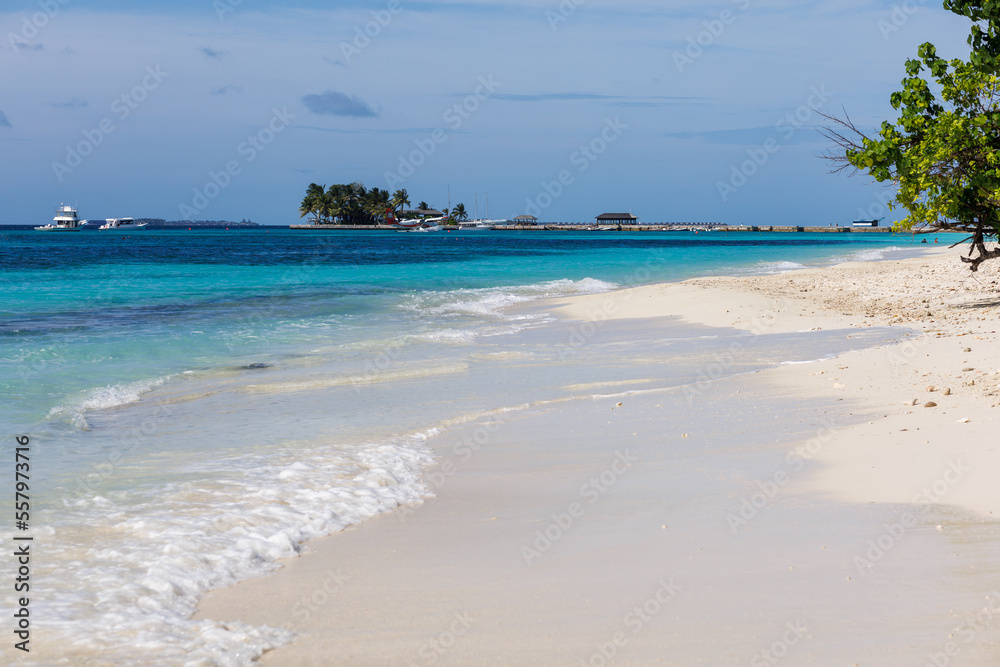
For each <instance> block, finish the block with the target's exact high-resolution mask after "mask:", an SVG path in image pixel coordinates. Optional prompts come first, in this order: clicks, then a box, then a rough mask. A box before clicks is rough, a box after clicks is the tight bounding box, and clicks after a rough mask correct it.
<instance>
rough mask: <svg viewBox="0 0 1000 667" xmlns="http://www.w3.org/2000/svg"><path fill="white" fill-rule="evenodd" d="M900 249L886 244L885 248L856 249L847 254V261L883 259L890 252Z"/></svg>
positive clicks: (876, 260) (875, 260)
mask: <svg viewBox="0 0 1000 667" xmlns="http://www.w3.org/2000/svg"><path fill="white" fill-rule="evenodd" d="M898 250H902V248H900V247H898V246H888V247H886V248H865V249H864V250H858V251H856V252H853V253H851V254H850V255H848V256H847V260H846V261H848V262H878V261H881V260H883V259H885V257H886V255H888V254H889V253H891V252H894V251H898Z"/></svg>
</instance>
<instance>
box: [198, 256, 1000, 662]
mask: <svg viewBox="0 0 1000 667" xmlns="http://www.w3.org/2000/svg"><path fill="white" fill-rule="evenodd" d="M924 253H925V254H924V255H923V256H922V257H920V258H917V259H907V260H899V261H883V262H857V263H849V264H841V265H837V266H833V267H829V268H822V269H805V270H799V271H794V272H789V273H782V274H777V275H767V276H752V277H719V278H703V279H697V280H689V281H686V282H683V283H672V284H658V285H649V286H642V287H637V288H631V289H625V290H619V291H616V292H612V293H604V294H595V295H589V296H581V297H573V298H571V299H564V300H560V301H559V302H558V303H556V302H552V303H548V304H546V305H545V308H546V309H548V311H549V312H555V313H557V314H558V315H559V316H560V317H562V318H564V319H565V320H566V321H567V323H569V324H572V323H574V322H576V323H587V322H590V323H592V324H593V326H594V327H596V328H599V329H602V331H603V333H605V334H607V333H608V332H611V333H612V334H613V333H614V332H615V331H617V330H618V329H616V327H625V326H626V325H627V326H629V327H634V326H642V327H648V328H656V327H659V326H662V323H663V322H665V321H667V319H665V318H682V319H683V320H684V321H686V322H689V323H692V324H699V325H707V326H711V327H733V328H737V329H743V330H746V331H750V332H753V333H754V334H765V333H780V332H801V331H814V330H815V331H819V330H822V331H830V330H840V331H843V335H844V336H851V335H856V334H858V333H859V332H861V331H862V330H864V329H868V328H871V327H888V326H892V327H900V331H901V333H902V332H903V329H904V328H905V329H909V330H912V335H909V336H906V337H905V339H904V340H902V342H900V343H898V344H895V345H892V346H890V347H878V348H870V349H865V350H860V351H855V352H848V353H845V354H841V355H839V356H837V357H835V358H832V359H823V360H816V361H813V362H811V363H796V364H786V365H782V366H779V367H776V368H772V369H769V370H765V371H761V372H757V373H751V374H747V375H743V376H740V377H738V378H735V379H733V378H730V379H728V380H726V381H725V382H724V383H715V382H712V381H711V380H710V379H711V377H712V368H711V366H708V367H707V368H706V369H705V378H706V380H705V381H703V382H699V383H697V384H696V385H694V386H688V387H684V388H673V389H667V390H659V391H656V390H653V391H638V390H634V388H631V387H630V388H628V389H625V390H623V389H622V388H620V387H618V386H617V385H615V384H611V383H609V384H608V385H607V386H606V387H600V386H595V388H594V389H593V391H594V393H595V396H594V397H593V398H590V399H586V400H574V401H565V402H561V403H548V404H544V405H538V406H535V407H533V408H529V409H526V410H521V411H517V412H511V413H509V414H498V415H494V416H491V417H487V418H484V419H482V420H479V421H477V422H475V423H471V424H469V425H467V426H464V427H462V428H460V429H455V430H451V431H448V432H445V433H443V434H441V435H440V436H437V437H436V438H434V439H432V441H431V443H430V444H431V445H432V446H433V447H434V450H435V452H436V454H437V455H438V457H439V460H438V463H437V465H436V466H435V467H434V468H432V469H431V470H430V471H428V472H429V479H430V482H431V485H432V486H433V487H434V490H435V494H436V496H435V497H434V498H432V499H429V500H428V501H426V502H425V503H424V504H422V505H420V506H414V507H406V508H402V509H400V510H397V511H396V512H394V513H390V514H386V515H382V516H380V517H377V518H375V519H373V520H370V521H367V522H365V523H363V524H361V525H360V526H358V527H356V528H352V529H349V530H347V531H344V532H343V533H339V534H336V535H333V536H330V537H328V538H323V539H320V540H316V541H314V542H311V543H309V544H308V545H307V547H306V549H305V551H304V553H303V554H302V555H301V556H300V557H298V558H295V559H292V560H289V561H287V562H286V563H285V567H284V568H282V569H281V570H280V571H278V572H277V573H275V574H274V575H272V576H269V577H267V578H264V579H257V580H251V581H246V582H243V583H241V584H238V585H236V586H234V587H231V588H228V589H224V590H218V591H215V592H213V593H211V594H210V595H209V596H208V597H206V598H205V599H204V600H203V602H202V604H201V607H200V610H199V612H198V615H197V618H201V619H212V620H216V621H221V622H236V621H239V622H243V623H248V624H251V625H258V626H259V625H269V626H274V627H286V628H288V629H290V630H291V631H293V632H294V633H295V634H296V639H295V640H294V641H293V642H291V643H290V644H287V645H285V646H282V647H279V648H277V649H275V650H273V651H270V652H268V653H266V654H265V655H264V656H263V658H262V659H261V661H260V662H261V664H264V665H431V664H433V665H593V666H594V667H599V666H601V665H612V664H613V665H652V664H663V665H747V664H749V665H754V666H756V665H776V664H787V665H859V666H864V667H871V666H881V665H885V666H889V665H904V664H906V665H924V664H938V665H941V664H956V665H957V664H961V665H977V666H979V665H981V666H987V665H996V664H1000V576H998V575H1000V524H998V523H997V518H998V517H1000V484H998V483H997V476H998V474H1000V453H998V449H1000V437H998V435H997V433H998V425H1000V334H998V331H1000V272H998V268H1000V267H998V266H995V265H996V264H1000V263H997V262H993V263H987V264H985V265H984V266H983V267H982V270H981V271H980V272H979V273H978V274H971V273H970V272H969V271H968V269H967V268H965V266H964V265H962V264H961V263H960V262H959V259H958V254H959V250H957V249H955V250H947V249H946V248H944V247H943V246H934V245H930V246H929V247H928V248H927V249H926V250H925V251H924ZM623 330H624V329H623ZM583 344H586V343H585V342H584V343H583ZM733 354H734V355H737V356H738V354H739V350H738V349H735V350H734V351H733ZM730 361H731V360H729V359H725V358H721V359H719V360H717V362H715V363H718V364H726V363H729V362H730ZM652 386H655V385H652ZM925 405H927V406H928V407H925ZM671 415H672V416H671ZM706 415H709V417H708V418H706Z"/></svg>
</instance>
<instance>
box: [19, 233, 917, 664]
mask: <svg viewBox="0 0 1000 667" xmlns="http://www.w3.org/2000/svg"><path fill="white" fill-rule="evenodd" d="M917 247H918V246H917V245H916V243H915V242H914V241H913V240H912V239H911V238H910V237H909V236H902V235H890V234H769V233H758V234H752V233H746V234H739V233H723V232H702V233H700V234H694V233H606V232H605V233H585V232H574V233H567V232H487V231H469V232H447V233H445V232H442V233H437V234H397V233H392V232H355V233H349V232H324V233H316V232H308V231H293V230H288V229H281V228H272V229H268V228H260V229H241V230H223V229H218V230H193V231H188V230H163V231H157V230H149V231H141V232H132V233H130V234H127V235H124V236H123V235H121V234H114V233H106V232H95V231H84V232H79V233H38V232H34V231H32V230H30V228H10V227H8V228H3V229H0V287H2V291H0V315H2V319H0V392H2V395H3V398H4V400H3V401H2V402H0V434H2V437H3V438H4V439H5V442H7V444H8V451H9V450H11V449H12V447H13V442H14V438H15V437H16V436H29V437H30V438H31V498H32V513H31V522H30V530H29V533H30V534H31V535H32V536H33V537H34V538H35V542H34V544H35V548H36V549H37V550H38V551H39V552H40V553H44V557H43V558H40V559H39V560H38V561H37V562H36V563H35V564H34V570H33V576H34V577H35V578H36V584H35V586H36V588H33V593H34V599H33V607H32V612H33V614H35V617H36V619H37V620H36V622H37V628H38V629H39V632H38V636H39V637H44V638H45V639H39V641H40V642H43V643H44V642H46V641H47V642H49V643H50V647H49V648H50V649H51V646H58V647H59V652H61V653H63V654H65V655H66V656H68V657H69V658H68V659H69V660H70V662H69V663H67V664H83V661H86V660H90V659H95V660H96V659H97V658H96V657H95V656H100V659H101V660H107V661H108V662H107V664H117V665H127V664H142V658H141V657H140V655H139V654H138V653H137V652H136V651H135V649H134V646H135V645H136V642H141V644H142V646H143V647H144V648H143V652H142V653H143V654H146V655H148V654H151V653H155V654H157V655H159V656H161V657H162V659H163V663H162V664H185V663H187V662H189V661H190V662H191V664H227V665H228V664H233V665H237V664H247V663H248V662H249V661H250V660H251V659H252V658H253V657H254V656H255V655H258V654H259V653H260V652H261V651H262V650H264V649H265V648H266V647H268V646H272V645H275V644H278V643H282V642H285V641H288V640H289V635H288V633H287V632H286V631H284V630H282V629H279V628H251V627H243V626H239V625H234V624H227V625H225V626H223V625H221V624H217V623H212V622H208V621H201V622H194V621H191V620H190V615H191V613H192V611H193V610H194V608H195V606H196V604H197V601H198V600H199V599H200V597H201V596H202V595H203V594H204V592H205V591H207V590H209V589H211V588H217V587H221V586H226V585H230V584H232V583H234V582H236V581H238V580H240V579H244V578H248V577H253V576H260V575H261V574H263V573H266V572H268V571H270V570H272V569H274V568H275V567H277V561H278V560H279V559H281V558H287V557H291V556H294V555H295V554H296V553H297V552H298V550H299V549H300V548H301V545H302V543H303V542H304V541H305V540H307V539H309V538H312V537H317V536H321V535H326V534H330V533H333V532H337V531H339V530H342V529H344V528H345V527H347V526H350V525H353V524H356V523H358V522H361V521H364V520H365V519H367V518H370V517H372V516H374V515H376V514H379V513H382V512H386V511H391V510H393V509H395V508H397V507H399V506H400V505H406V504H413V503H420V502H423V501H425V500H426V499H427V498H429V497H431V496H432V495H433V489H432V488H431V487H430V486H429V485H428V484H427V482H426V480H425V477H424V474H423V471H424V468H425V467H426V466H427V465H429V464H430V463H432V461H433V457H432V454H431V451H430V449H429V448H428V446H427V444H426V441H427V439H428V438H431V437H433V436H434V435H436V434H438V433H441V432H443V431H447V429H449V428H451V427H454V426H457V425H461V424H466V423H469V422H474V421H476V420H480V419H484V418H488V417H489V416H490V415H495V414H497V413H499V412H503V411H513V410H523V409H530V407H531V406H533V405H537V404H540V403H542V402H545V401H553V400H567V399H570V400H572V399H574V398H579V397H584V396H587V395H589V394H588V391H590V390H588V389H587V387H589V386H594V385H595V383H608V382H614V383H615V385H614V386H616V387H618V388H619V390H621V391H626V390H629V389H636V388H649V387H652V386H677V385H681V384H684V383H690V382H695V381H698V378H699V372H700V369H703V368H704V367H705V363H706V362H707V361H709V360H711V359H712V358H713V355H718V354H719V353H720V352H722V351H724V350H725V349H727V348H728V347H729V346H731V345H732V343H733V341H734V340H739V341H741V349H744V350H746V351H747V353H746V354H744V355H742V356H741V358H740V360H739V362H738V363H733V364H730V365H728V366H727V367H726V368H725V370H724V372H723V374H722V379H723V381H724V378H725V376H728V375H736V374H739V373H744V372H748V371H753V370H757V369H760V368H766V367H769V366H773V365H776V364H780V363H785V362H793V361H806V360H810V359H815V358H819V357H824V356H828V355H831V354H836V353H838V352H841V351H844V350H847V349H851V348H855V347H864V346H870V345H879V344H884V343H886V342H888V341H890V340H893V339H894V337H895V336H896V335H897V334H896V332H895V331H889V330H880V329H872V330H868V331H866V333H864V334H863V335H862V334H858V335H853V336H845V335H842V334H837V333H836V332H830V333H829V334H827V333H822V334H820V333H812V334H801V335H767V334H764V335H759V336H751V335H749V334H744V333H741V332H737V331H734V330H712V329H705V328H696V327H690V326H683V325H681V324H680V323H676V324H674V325H671V326H669V327H665V328H664V329H663V330H662V331H659V332H658V333H657V335H656V336H655V337H649V335H648V333H647V334H644V335H645V337H642V335H640V334H637V337H636V338H630V339H629V340H613V339H608V337H601V336H597V337H595V338H594V339H593V340H591V341H590V342H589V344H587V345H584V346H579V347H576V348H573V350H572V354H567V353H566V350H567V346H566V345H565V344H564V343H565V341H566V340H567V332H568V329H567V328H566V325H565V323H561V322H559V321H558V320H557V319H556V318H555V317H553V316H552V315H551V314H550V313H549V312H547V310H546V307H547V306H546V304H548V303H551V302H550V301H545V300H546V299H559V298H563V297H567V296H572V295H576V294H586V293H595V292H604V291H611V290H615V289H618V288H621V287H625V286H630V285H635V284H643V283H652V282H662V281H675V280H682V279H685V278H689V277H695V276H704V275H712V274H755V273H757V274H759V273H773V272H780V271H786V270H791V269H795V268H800V267H802V266H814V265H828V264H831V263H834V262H839V261H844V260H861V261H875V260H880V259H885V258H895V257H904V256H908V255H912V254H914V253H915V252H916V251H917ZM0 533H2V537H3V539H5V540H8V542H9V540H10V538H11V537H12V536H13V535H14V534H17V531H15V526H14V525H13V516H11V515H10V513H8V514H6V515H5V517H4V519H3V520H2V522H0ZM3 562H4V563H5V565H4V568H8V569H9V567H12V566H9V565H6V563H9V562H10V561H9V560H5V561H3ZM8 575H10V576H13V574H12V573H11V572H3V573H2V576H3V577H7V576H8ZM5 580H9V579H5ZM3 598H4V603H5V604H8V603H10V604H11V606H13V604H12V600H13V592H12V591H5V593H4V594H3ZM0 651H2V653H0V657H3V658H4V659H5V660H7V659H13V658H14V656H13V655H11V654H10V649H9V648H8V647H7V646H6V645H5V646H4V647H3V648H2V649H0ZM74 660H75V661H77V662H74ZM199 661H200V662H199ZM95 664H103V663H95Z"/></svg>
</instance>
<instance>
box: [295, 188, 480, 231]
mask: <svg viewBox="0 0 1000 667" xmlns="http://www.w3.org/2000/svg"><path fill="white" fill-rule="evenodd" d="M410 203H411V202H410V195H409V193H408V192H407V191H406V190H405V189H404V190H396V192H395V193H393V194H389V191H388V190H380V189H379V188H371V189H368V188H366V187H365V185H364V184H363V183H361V182H360V181H355V182H354V183H338V184H334V185H331V186H330V187H329V188H327V187H326V186H325V185H319V184H317V183H310V184H309V187H308V188H306V194H305V197H303V199H302V203H301V205H299V217H300V218H304V217H305V216H307V215H308V216H310V217H309V222H310V223H312V224H314V225H332V224H340V225H384V224H386V223H387V222H390V221H392V220H394V219H403V220H405V219H412V218H426V217H432V218H445V219H446V220H445V221H444V224H446V225H456V224H458V222H459V221H461V220H468V219H469V214H468V212H467V211H466V210H465V204H461V203H459V204H456V205H455V207H454V208H452V209H450V210H449V209H447V208H445V209H442V210H440V211H439V210H437V209H434V208H431V206H430V205H429V204H428V203H427V202H425V201H422V202H420V203H419V204H418V205H417V208H416V209H404V208H403V207H404V206H409V205H410Z"/></svg>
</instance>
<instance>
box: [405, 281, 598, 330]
mask: <svg viewBox="0 0 1000 667" xmlns="http://www.w3.org/2000/svg"><path fill="white" fill-rule="evenodd" d="M616 287H617V285H615V284H614V283H608V282H605V281H603V280H596V279H594V278H584V279H582V280H552V281H549V282H545V283H535V284H533V285H521V286H516V287H488V288H481V289H459V290H452V291H448V292H422V293H420V294H417V295H414V296H413V297H412V299H411V300H410V301H409V302H408V303H406V304H404V306H403V307H404V308H406V309H407V310H411V311H414V312H417V313H421V314H424V315H437V316H445V317H447V316H456V315H466V316H468V315H472V316H480V317H485V318H491V319H508V320H509V319H527V318H530V317H532V316H526V315H519V316H515V317H512V316H510V315H508V314H506V313H504V310H505V309H507V308H509V307H510V306H513V305H516V304H519V303H526V302H529V301H536V300H539V299H546V298H553V297H560V296H571V295H575V294H596V293H599V292H608V291H610V290H613V289H615V288H616Z"/></svg>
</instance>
